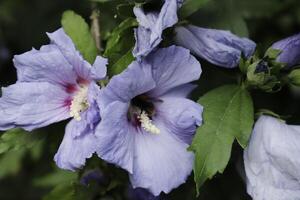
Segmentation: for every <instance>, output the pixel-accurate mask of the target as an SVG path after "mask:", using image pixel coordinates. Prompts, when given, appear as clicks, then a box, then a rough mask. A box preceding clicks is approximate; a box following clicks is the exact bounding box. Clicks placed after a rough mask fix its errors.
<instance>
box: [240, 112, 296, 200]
mask: <svg viewBox="0 0 300 200" xmlns="http://www.w3.org/2000/svg"><path fill="white" fill-rule="evenodd" d="M299 142H300V127H299V126H297V127H295V126H290V125H286V124H284V123H283V122H280V121H279V120H277V119H275V118H273V117H267V116H262V117H260V118H259V120H258V121H257V122H256V124H255V127H254V130H253V133H252V136H251V139H250V143H249V146H248V147H247V149H246V150H245V152H244V161H245V169H246V174H247V191H248V193H249V194H250V195H251V196H252V197H253V199H255V200H263V199H272V200H290V199H298V198H299V196H300V184H299V182H300V170H299V165H300V158H299V153H300V147H299Z"/></svg>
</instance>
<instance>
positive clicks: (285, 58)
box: [272, 33, 300, 67]
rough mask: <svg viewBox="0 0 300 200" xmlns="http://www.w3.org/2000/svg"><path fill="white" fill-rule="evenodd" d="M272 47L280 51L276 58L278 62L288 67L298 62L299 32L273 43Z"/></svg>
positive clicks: (299, 55)
mask: <svg viewBox="0 0 300 200" xmlns="http://www.w3.org/2000/svg"><path fill="white" fill-rule="evenodd" d="M272 48H273V49H279V50H281V51H282V52H281V53H280V55H279V56H278V58H277V61H278V62H281V63H285V64H286V65H287V66H288V67H292V66H295V65H297V64H300V33H299V34H297V35H294V36H291V37H288V38H285V39H283V40H280V41H278V42H276V43H274V44H273V45H272Z"/></svg>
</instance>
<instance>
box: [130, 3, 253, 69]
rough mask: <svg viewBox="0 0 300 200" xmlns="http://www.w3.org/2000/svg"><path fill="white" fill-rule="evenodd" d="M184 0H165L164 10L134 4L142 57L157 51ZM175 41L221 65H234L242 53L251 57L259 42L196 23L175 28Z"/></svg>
mask: <svg viewBox="0 0 300 200" xmlns="http://www.w3.org/2000/svg"><path fill="white" fill-rule="evenodd" d="M182 3H183V1H182V0H165V1H164V4H163V7H162V8H161V10H160V11H150V12H145V11H144V10H143V9H142V8H140V7H135V8H134V13H135V15H136V17H137V20H138V22H139V27H138V29H137V30H135V37H136V44H135V48H134V50H133V54H134V56H135V57H137V58H138V59H139V58H141V57H143V56H146V55H147V54H149V53H150V52H151V51H153V50H154V49H155V48H156V47H157V46H158V45H159V43H160V42H161V41H162V32H163V30H164V29H166V28H168V27H171V26H173V25H174V24H176V23H177V21H178V17H177V10H178V8H180V6H181V5H182ZM174 40H175V43H176V44H177V45H179V46H183V47H185V48H187V49H189V50H190V51H191V52H192V53H193V54H194V55H196V56H199V57H200V58H202V59H205V60H207V61H209V62H211V63H212V64H215V65H217V66H220V67H226V68H233V67H236V66H237V65H238V64H239V60H240V58H241V55H242V54H243V55H244V56H245V57H247V58H248V57H250V56H252V54H253V53H254V50H255V47H256V44H255V43H254V42H253V41H251V40H249V39H246V38H240V37H238V36H236V35H234V34H232V33H231V32H229V31H223V30H215V29H207V28H200V27H196V26H192V25H188V26H177V27H176V28H175V38H174Z"/></svg>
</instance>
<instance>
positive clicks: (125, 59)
mask: <svg viewBox="0 0 300 200" xmlns="http://www.w3.org/2000/svg"><path fill="white" fill-rule="evenodd" d="M133 60H134V57H133V55H132V49H130V50H129V51H128V52H127V53H126V54H125V55H124V56H122V57H121V58H120V59H119V60H118V61H117V62H116V63H115V64H114V65H113V66H112V67H111V68H110V74H114V75H116V74H120V73H121V72H122V71H123V70H124V69H126V68H127V66H128V65H129V64H130V63H131V62H132V61H133Z"/></svg>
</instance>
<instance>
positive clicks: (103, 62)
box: [91, 56, 108, 80]
mask: <svg viewBox="0 0 300 200" xmlns="http://www.w3.org/2000/svg"><path fill="white" fill-rule="evenodd" d="M107 64H108V61H107V59H106V58H103V57H101V56H97V57H96V60H95V62H94V64H93V67H92V69H91V73H92V74H91V76H92V78H93V79H94V80H102V79H104V78H105V77H106V72H107V67H106V66H107Z"/></svg>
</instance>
